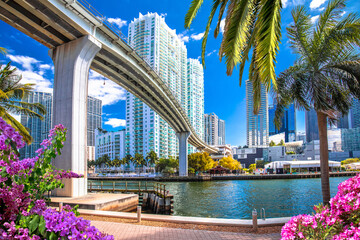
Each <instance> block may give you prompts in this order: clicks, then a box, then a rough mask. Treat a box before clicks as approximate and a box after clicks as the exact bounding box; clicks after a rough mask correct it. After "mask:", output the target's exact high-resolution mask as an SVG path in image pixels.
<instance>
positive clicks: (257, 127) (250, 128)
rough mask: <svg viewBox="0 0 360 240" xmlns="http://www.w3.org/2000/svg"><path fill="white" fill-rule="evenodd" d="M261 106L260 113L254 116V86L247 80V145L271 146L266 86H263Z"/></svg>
mask: <svg viewBox="0 0 360 240" xmlns="http://www.w3.org/2000/svg"><path fill="white" fill-rule="evenodd" d="M260 94H261V96H260V99H261V101H260V102H261V103H260V104H261V105H260V109H259V113H258V114H257V115H255V114H254V100H253V84H252V82H251V81H250V80H246V130H247V131H246V133H247V136H246V137H247V145H248V147H249V148H252V147H267V146H268V145H269V111H268V97H267V92H266V89H265V86H264V85H262V84H261V93H260Z"/></svg>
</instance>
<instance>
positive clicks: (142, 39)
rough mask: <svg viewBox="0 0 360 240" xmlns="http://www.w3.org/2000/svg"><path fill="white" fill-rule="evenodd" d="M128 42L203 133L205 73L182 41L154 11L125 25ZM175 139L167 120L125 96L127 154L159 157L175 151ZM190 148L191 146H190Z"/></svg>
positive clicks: (193, 124) (197, 129)
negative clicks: (190, 56) (150, 154)
mask: <svg viewBox="0 0 360 240" xmlns="http://www.w3.org/2000/svg"><path fill="white" fill-rule="evenodd" d="M128 42H129V44H130V45H131V46H132V47H133V48H134V49H135V50H136V51H137V53H138V54H139V55H140V56H141V57H143V58H144V59H145V60H146V61H147V62H148V63H149V64H150V66H151V67H152V68H153V69H154V70H155V71H156V72H157V73H158V74H159V76H160V78H161V79H162V81H164V83H165V84H166V85H167V86H168V87H169V89H170V90H171V92H172V93H173V94H174V96H175V98H176V99H177V100H178V101H179V103H180V104H181V105H182V107H183V108H184V110H185V112H186V113H187V115H188V117H189V120H190V121H191V124H192V126H193V127H194V129H195V131H196V133H197V134H199V136H200V137H202V136H203V132H202V131H203V127H202V126H203V114H204V74H203V69H202V66H201V64H200V62H199V61H198V60H195V59H187V49H186V47H185V44H184V42H183V41H182V40H181V39H180V38H179V37H178V36H177V35H176V31H175V30H173V29H170V28H169V27H168V26H167V25H166V23H165V19H164V17H162V16H159V15H158V14H157V13H148V14H146V15H142V14H139V18H137V19H134V20H133V21H132V22H131V23H130V24H129V28H128ZM177 145H178V144H177V138H176V135H175V132H174V131H173V130H172V128H171V127H170V126H169V124H168V123H167V122H165V121H164V120H163V119H161V118H160V116H159V115H158V114H157V113H155V112H154V111H153V110H151V109H150V108H149V107H148V106H147V105H146V104H144V103H143V102H141V101H140V100H139V99H138V98H137V97H135V96H133V95H132V94H130V93H127V96H126V140H125V149H126V154H131V155H134V154H135V153H141V154H143V155H146V154H147V152H149V151H151V150H154V151H155V152H156V153H157V154H158V155H159V156H160V157H169V156H175V155H176V154H177ZM190 151H191V148H190Z"/></svg>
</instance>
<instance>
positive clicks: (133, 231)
mask: <svg viewBox="0 0 360 240" xmlns="http://www.w3.org/2000/svg"><path fill="white" fill-rule="evenodd" d="M91 223H92V225H94V226H95V227H97V228H98V229H99V230H100V231H102V232H105V233H108V234H111V235H113V236H114V237H115V240H120V239H121V240H138V239H139V240H142V239H146V240H193V239H194V240H202V239H204V240H205V239H206V240H220V239H226V240H233V239H234V240H253V239H264V240H266V239H268V240H275V239H276V240H278V239H280V234H278V233H272V234H262V235H259V234H250V233H232V232H214V231H203V230H191V229H179V228H165V227H152V226H145V225H135V224H128V223H115V222H101V221H91Z"/></svg>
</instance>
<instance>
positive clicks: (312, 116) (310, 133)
mask: <svg viewBox="0 0 360 240" xmlns="http://www.w3.org/2000/svg"><path fill="white" fill-rule="evenodd" d="M305 132H306V142H311V141H313V140H319V127H318V122H317V115H316V111H315V110H314V109H311V110H310V111H306V112H305Z"/></svg>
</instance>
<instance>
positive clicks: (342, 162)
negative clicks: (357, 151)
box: [341, 158, 360, 165]
mask: <svg viewBox="0 0 360 240" xmlns="http://www.w3.org/2000/svg"><path fill="white" fill-rule="evenodd" d="M359 161H360V159H359V158H348V159H346V160H344V161H341V165H346V164H350V163H354V162H359Z"/></svg>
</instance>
